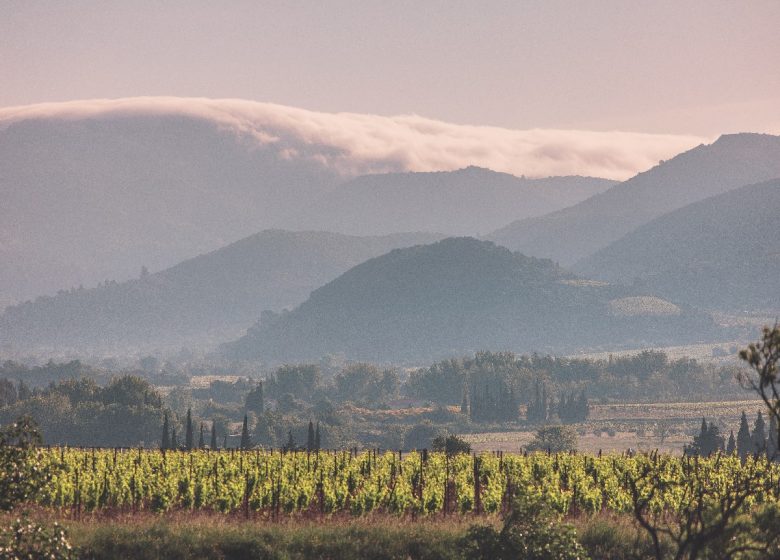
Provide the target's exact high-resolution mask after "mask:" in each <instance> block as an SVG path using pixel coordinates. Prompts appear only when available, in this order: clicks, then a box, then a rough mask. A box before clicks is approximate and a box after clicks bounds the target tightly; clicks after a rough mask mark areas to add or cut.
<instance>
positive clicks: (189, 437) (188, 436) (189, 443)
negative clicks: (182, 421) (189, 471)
mask: <svg viewBox="0 0 780 560" xmlns="http://www.w3.org/2000/svg"><path fill="white" fill-rule="evenodd" d="M194 439H195V437H194V434H193V429H192V409H191V408H188V409H187V430H186V432H184V447H186V448H187V451H191V450H192V447H193V445H194V443H195V441H194Z"/></svg>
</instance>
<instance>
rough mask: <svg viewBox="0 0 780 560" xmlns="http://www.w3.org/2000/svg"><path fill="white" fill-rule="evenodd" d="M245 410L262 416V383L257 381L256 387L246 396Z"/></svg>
mask: <svg viewBox="0 0 780 560" xmlns="http://www.w3.org/2000/svg"><path fill="white" fill-rule="evenodd" d="M245 404H246V409H247V411H249V412H254V413H255V415H256V416H258V417H259V416H262V415H263V412H265V400H264V395H263V382H262V381H258V382H257V386H256V387H255V388H253V389H252V390H251V391H249V393H247V395H246V401H245Z"/></svg>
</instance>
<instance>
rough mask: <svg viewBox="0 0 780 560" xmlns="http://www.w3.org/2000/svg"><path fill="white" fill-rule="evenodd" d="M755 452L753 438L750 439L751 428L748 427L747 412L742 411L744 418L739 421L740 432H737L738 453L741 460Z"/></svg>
mask: <svg viewBox="0 0 780 560" xmlns="http://www.w3.org/2000/svg"><path fill="white" fill-rule="evenodd" d="M752 452H753V438H751V437H750V427H749V426H748V421H747V416H746V415H745V411H744V410H743V411H742V418H741V419H740V420H739V431H738V432H737V453H739V457H740V458H741V459H743V460H744V459H745V458H746V457H747V456H748V455H749V454H751V453H752Z"/></svg>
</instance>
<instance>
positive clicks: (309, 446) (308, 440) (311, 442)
mask: <svg viewBox="0 0 780 560" xmlns="http://www.w3.org/2000/svg"><path fill="white" fill-rule="evenodd" d="M306 449H307V450H309V451H314V423H313V422H312V421H311V420H309V433H308V435H307V437H306Z"/></svg>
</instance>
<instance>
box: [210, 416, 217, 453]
mask: <svg viewBox="0 0 780 560" xmlns="http://www.w3.org/2000/svg"><path fill="white" fill-rule="evenodd" d="M209 447H211V449H217V421H216V420H212V421H211V444H210V445H209Z"/></svg>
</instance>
